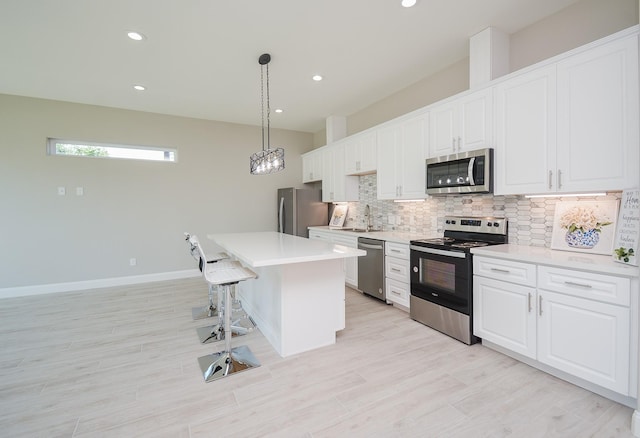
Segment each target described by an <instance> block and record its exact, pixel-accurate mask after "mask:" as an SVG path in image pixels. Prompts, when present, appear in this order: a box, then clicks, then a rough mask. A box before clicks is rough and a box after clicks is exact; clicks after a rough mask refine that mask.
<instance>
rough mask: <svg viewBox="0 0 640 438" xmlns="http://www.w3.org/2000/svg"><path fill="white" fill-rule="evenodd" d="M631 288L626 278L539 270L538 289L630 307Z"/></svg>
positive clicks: (547, 267)
mask: <svg viewBox="0 0 640 438" xmlns="http://www.w3.org/2000/svg"><path fill="white" fill-rule="evenodd" d="M630 288H631V283H630V279H629V278H625V277H615V276H612V275H603V274H594V273H590V272H583V271H574V270H571V269H561V268H553V267H549V266H540V267H539V268H538V289H546V290H549V291H554V292H559V293H562V294H566V295H572V296H576V297H581V298H587V299H591V300H597V301H602V302H605V303H611V304H618V305H621V306H629V302H630Z"/></svg>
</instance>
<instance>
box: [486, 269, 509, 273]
mask: <svg viewBox="0 0 640 438" xmlns="http://www.w3.org/2000/svg"><path fill="white" fill-rule="evenodd" d="M491 270H492V271H495V272H502V273H504V274H509V273H510V272H511V271H509V270H508V269H499V268H491Z"/></svg>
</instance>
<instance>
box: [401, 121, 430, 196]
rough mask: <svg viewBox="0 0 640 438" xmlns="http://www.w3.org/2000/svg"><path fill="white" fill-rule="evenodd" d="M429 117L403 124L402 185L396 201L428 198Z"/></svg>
mask: <svg viewBox="0 0 640 438" xmlns="http://www.w3.org/2000/svg"><path fill="white" fill-rule="evenodd" d="M428 126H429V119H428V115H421V116H417V117H414V118H411V119H408V120H406V121H404V122H402V135H401V157H402V159H401V167H400V173H399V174H398V176H397V180H398V182H399V185H400V192H399V196H397V197H396V199H421V198H426V197H427V195H426V167H425V159H426V158H427V147H428V144H427V133H428V132H427V129H428Z"/></svg>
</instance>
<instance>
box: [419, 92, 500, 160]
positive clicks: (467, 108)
mask: <svg viewBox="0 0 640 438" xmlns="http://www.w3.org/2000/svg"><path fill="white" fill-rule="evenodd" d="M492 114H493V108H492V91H491V89H490V88H487V89H484V90H480V91H476V92H474V93H470V94H467V95H465V96H462V97H458V98H456V99H455V100H450V101H447V102H445V103H443V104H436V105H433V106H431V107H430V108H429V119H430V124H429V156H430V157H436V156H438V155H447V154H453V153H456V152H461V151H465V150H473V149H481V148H486V147H492V144H491V143H492V123H493V122H492Z"/></svg>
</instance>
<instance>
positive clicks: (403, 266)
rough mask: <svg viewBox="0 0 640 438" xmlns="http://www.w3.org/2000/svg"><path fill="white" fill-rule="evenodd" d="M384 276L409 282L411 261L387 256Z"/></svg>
mask: <svg viewBox="0 0 640 438" xmlns="http://www.w3.org/2000/svg"><path fill="white" fill-rule="evenodd" d="M384 262H385V263H384V276H385V277H387V278H393V279H394V280H397V281H402V282H404V283H409V261H408V260H403V259H399V258H396V257H389V256H387V257H385V260H384Z"/></svg>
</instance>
